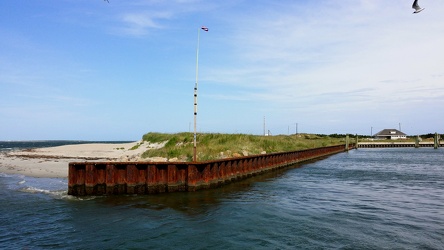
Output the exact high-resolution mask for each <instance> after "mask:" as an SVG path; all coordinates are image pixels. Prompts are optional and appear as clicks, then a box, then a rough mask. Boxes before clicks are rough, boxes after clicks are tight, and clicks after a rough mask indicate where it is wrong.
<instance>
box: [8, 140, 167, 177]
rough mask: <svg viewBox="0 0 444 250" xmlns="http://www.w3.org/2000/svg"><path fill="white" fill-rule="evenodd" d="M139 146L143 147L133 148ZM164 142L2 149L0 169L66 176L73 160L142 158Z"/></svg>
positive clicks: (33, 175) (40, 175)
mask: <svg viewBox="0 0 444 250" xmlns="http://www.w3.org/2000/svg"><path fill="white" fill-rule="evenodd" d="M136 145H139V147H138V148H136V149H132V148H133V147H134V146H136ZM163 145H164V144H158V143H154V144H151V143H148V142H142V141H138V142H131V143H119V144H108V143H91V144H76V145H65V146H58V147H48V148H35V149H26V150H17V151H10V152H2V153H0V172H1V173H7V174H22V175H26V176H32V177H55V178H66V177H68V164H69V163H70V162H84V161H141V160H142V159H141V154H142V153H143V152H145V151H146V150H149V149H152V148H159V147H163ZM149 160H150V159H143V161H149ZM155 160H156V161H162V159H155ZM165 160H166V159H165Z"/></svg>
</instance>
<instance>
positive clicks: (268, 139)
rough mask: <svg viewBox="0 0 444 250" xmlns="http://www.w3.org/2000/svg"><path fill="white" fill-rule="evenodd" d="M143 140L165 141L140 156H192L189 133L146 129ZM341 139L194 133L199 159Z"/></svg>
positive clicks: (320, 144) (186, 158)
mask: <svg viewBox="0 0 444 250" xmlns="http://www.w3.org/2000/svg"><path fill="white" fill-rule="evenodd" d="M142 139H143V141H146V142H150V143H162V142H166V144H165V146H164V147H162V148H159V149H150V150H147V151H145V152H144V153H143V154H142V157H143V158H148V157H164V158H168V159H171V158H177V159H178V160H179V161H191V160H192V158H193V145H194V144H193V133H177V134H163V133H154V132H152V133H147V134H145V135H144V136H143V137H142ZM344 143H345V135H344V136H343V137H342V138H339V137H337V138H333V137H330V136H324V135H312V134H298V135H288V136H287V135H277V136H259V135H249V134H218V133H203V134H198V135H197V154H198V159H199V161H205V160H214V159H220V158H229V157H238V156H244V155H256V154H261V153H267V154H268V153H276V152H286V151H295V150H302V149H309V148H317V147H325V146H331V145H338V144H344Z"/></svg>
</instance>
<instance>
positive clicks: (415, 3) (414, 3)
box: [412, 0, 424, 14]
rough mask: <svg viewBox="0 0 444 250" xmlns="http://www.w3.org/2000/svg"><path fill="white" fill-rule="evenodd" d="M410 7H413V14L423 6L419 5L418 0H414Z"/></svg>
mask: <svg viewBox="0 0 444 250" xmlns="http://www.w3.org/2000/svg"><path fill="white" fill-rule="evenodd" d="M412 8H413V9H415V12H413V14H416V13H419V12H421V11H423V10H424V8H421V7H419V5H418V0H415V1H414V2H413V5H412Z"/></svg>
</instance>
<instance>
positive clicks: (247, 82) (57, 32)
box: [0, 0, 444, 140]
mask: <svg viewBox="0 0 444 250" xmlns="http://www.w3.org/2000/svg"><path fill="white" fill-rule="evenodd" d="M412 2H413V1H406V0H404V1H401V0H394V1H383V0H353V1H352V0H344V1H334V0H320V1H307V0H300V1H295V0H278V1H265V0H258V1H246V0H225V1H204V0H169V1H162V0H133V1H123V0H109V3H108V2H106V1H103V0H45V1H27V0H4V1H0V37H1V39H0V96H1V98H0V117H1V123H0V140H43V139H57V140H58V139H60V140H64V139H73V140H139V139H141V137H142V135H143V134H145V133H148V132H163V133H175V132H192V131H193V112H194V110H193V107H194V104H193V103H194V101H193V94H194V93H193V88H194V85H195V79H196V48H197V38H198V35H199V37H200V39H199V40H200V46H199V74H198V76H199V77H198V80H199V81H198V82H199V89H198V117H197V130H198V131H199V132H215V133H247V134H263V131H264V120H265V128H266V130H267V131H268V130H270V132H271V134H273V135H276V134H294V133H295V132H296V127H297V130H298V132H299V133H319V134H333V133H338V134H344V133H351V134H364V135H369V134H370V133H373V134H375V133H377V132H378V131H380V130H382V129H386V128H395V129H398V128H399V127H401V130H402V131H403V132H404V133H406V134H408V135H416V134H426V133H435V132H438V133H444V131H443V129H444V116H443V114H444V112H443V111H442V110H441V109H442V107H444V46H443V44H444V18H443V13H444V1H420V2H419V3H420V5H421V7H424V8H425V10H424V11H422V12H421V13H419V14H412V12H413V9H412V8H411V5H412ZM201 26H206V27H208V28H209V31H208V32H205V31H203V30H201V29H200V27H201ZM264 118H265V119H264ZM296 124H297V125H296Z"/></svg>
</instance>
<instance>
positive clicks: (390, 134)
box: [373, 129, 407, 140]
mask: <svg viewBox="0 0 444 250" xmlns="http://www.w3.org/2000/svg"><path fill="white" fill-rule="evenodd" d="M373 137H374V138H375V139H380V140H386V139H387V140H398V139H407V135H406V134H404V133H403V132H401V131H399V130H397V129H383V130H381V131H379V132H378V133H376V134H374V135H373Z"/></svg>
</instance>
